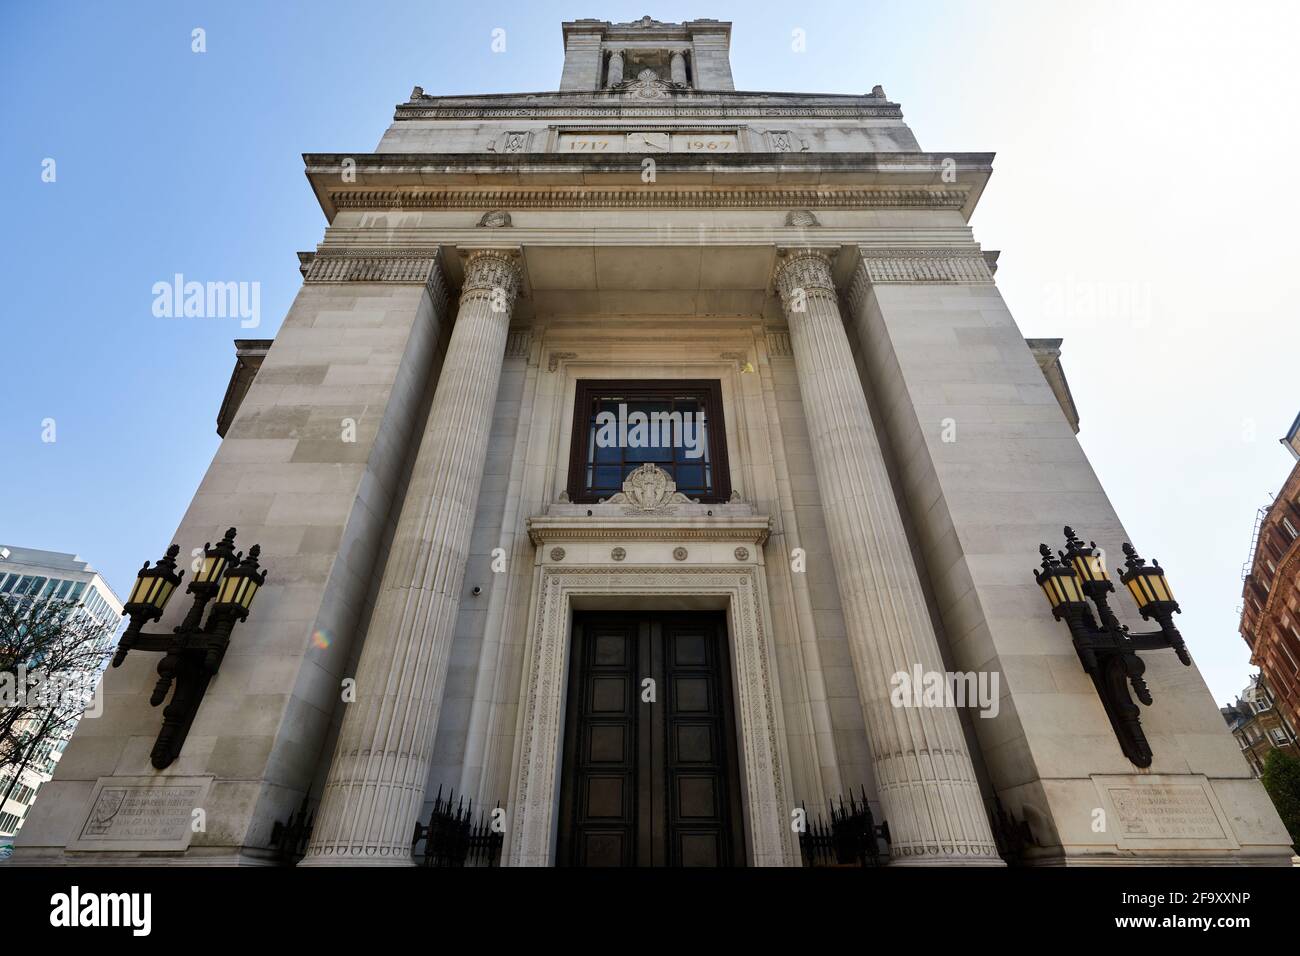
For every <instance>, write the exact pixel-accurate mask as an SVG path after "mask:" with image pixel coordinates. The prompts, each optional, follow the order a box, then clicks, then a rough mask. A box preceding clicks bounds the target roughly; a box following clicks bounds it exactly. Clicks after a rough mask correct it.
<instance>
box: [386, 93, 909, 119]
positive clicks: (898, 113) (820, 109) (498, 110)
mask: <svg viewBox="0 0 1300 956" xmlns="http://www.w3.org/2000/svg"><path fill="white" fill-rule="evenodd" d="M604 95H605V96H606V97H614V98H618V97H619V93H618V92H617V91H613V90H607V91H605V94H604ZM582 96H583V98H588V99H590V100H598V99H600V97H599V96H597V95H593V94H585V93H584V94H582ZM635 102H636V101H634V100H623V102H622V103H619V104H616V105H610V106H602V105H594V104H590V103H589V104H584V105H576V104H575V105H572V106H568V105H561V106H531V107H530V106H526V105H524V104H520V105H519V106H499V107H482V106H435V107H430V106H424V105H423V104H421V103H418V102H416V103H410V104H401V105H399V106H398V107H397V116H396V118H397V119H399V120H408V119H484V120H490V119H530V120H531V119H568V118H570V117H600V116H627V115H629V112H630V111H631V110H635V115H637V116H675V117H680V116H683V115H684V116H687V117H690V116H694V115H698V116H707V117H710V118H713V117H720V116H725V117H749V116H757V117H800V118H803V117H825V118H837V117H862V118H867V119H902V117H903V111H902V110H901V109H900V108H899V107H898V106H896V105H890V106H718V105H715V104H713V103H710V102H708V101H707V100H702V101H701V102H699V103H683V102H682V101H681V100H678V102H677V103H676V104H674V105H673V106H669V107H662V106H653V107H642V106H634V105H633V104H634V103H635ZM651 102H653V101H651ZM624 104H626V105H624Z"/></svg>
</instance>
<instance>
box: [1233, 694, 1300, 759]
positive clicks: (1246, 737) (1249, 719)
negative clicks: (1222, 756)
mask: <svg viewBox="0 0 1300 956" xmlns="http://www.w3.org/2000/svg"><path fill="white" fill-rule="evenodd" d="M1219 712H1220V713H1221V714H1223V719H1224V721H1225V722H1226V723H1227V725H1228V729H1229V730H1231V731H1232V736H1233V737H1234V738H1235V739H1236V741H1237V746H1238V747H1240V748H1241V753H1242V756H1244V757H1245V758H1246V762H1247V763H1249V764H1250V769H1251V770H1252V771H1253V772H1254V774H1255V776H1257V777H1258V776H1260V775H1261V774H1262V773H1263V772H1264V762H1265V761H1266V760H1267V759H1268V755H1269V752H1270V751H1273V750H1281V751H1282V752H1283V753H1285V754H1288V755H1290V756H1292V757H1300V742H1298V741H1297V739H1296V732H1295V730H1294V729H1293V728H1292V725H1291V722H1290V721H1289V720H1288V719H1287V717H1286V715H1285V714H1283V713H1282V712H1281V710H1279V708H1278V706H1277V698H1276V697H1274V695H1273V692H1272V691H1271V690H1270V689H1269V686H1268V682H1267V681H1265V680H1264V678H1263V676H1262V675H1260V674H1255V675H1253V676H1252V677H1251V679H1250V683H1249V684H1247V685H1246V688H1245V690H1243V691H1242V692H1241V693H1240V694H1239V695H1237V699H1236V701H1235V702H1234V703H1231V704H1229V705H1227V706H1226V707H1221V708H1219Z"/></svg>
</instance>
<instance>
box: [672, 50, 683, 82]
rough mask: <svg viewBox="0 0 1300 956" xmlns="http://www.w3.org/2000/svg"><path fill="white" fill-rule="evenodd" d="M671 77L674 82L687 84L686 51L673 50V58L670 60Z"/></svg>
mask: <svg viewBox="0 0 1300 956" xmlns="http://www.w3.org/2000/svg"><path fill="white" fill-rule="evenodd" d="M668 63H669V69H670V71H671V72H670V74H669V75H670V77H671V79H672V81H673V82H674V83H680V84H682V86H685V85H686V51H685V50H673V52H672V55H671V58H670V59H669V61H668Z"/></svg>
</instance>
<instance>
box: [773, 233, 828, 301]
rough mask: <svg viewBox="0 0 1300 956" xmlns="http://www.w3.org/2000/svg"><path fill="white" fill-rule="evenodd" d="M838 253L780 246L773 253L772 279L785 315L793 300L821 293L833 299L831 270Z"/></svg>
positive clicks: (820, 248)
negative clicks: (774, 269)
mask: <svg viewBox="0 0 1300 956" xmlns="http://www.w3.org/2000/svg"><path fill="white" fill-rule="evenodd" d="M838 251H839V247H837V246H782V247H779V248H778V249H777V251H776V255H777V261H776V271H775V273H774V279H775V281H776V290H777V293H778V294H779V295H780V296H781V305H782V307H783V308H784V309H785V311H786V312H787V313H789V312H790V311H791V308H792V303H793V302H794V301H795V300H798V299H805V298H807V297H808V296H809V295H812V294H815V293H822V294H825V295H829V296H831V297H832V298H834V297H835V294H836V293H835V279H834V277H833V276H832V275H831V266H832V265H833V264H834V262H835V255H836V253H837V252H838ZM798 311H802V310H801V309H800V310H798Z"/></svg>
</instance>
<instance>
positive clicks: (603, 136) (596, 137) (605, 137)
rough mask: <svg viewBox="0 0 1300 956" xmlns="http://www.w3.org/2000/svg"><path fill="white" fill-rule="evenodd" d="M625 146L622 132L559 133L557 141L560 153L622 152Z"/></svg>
mask: <svg viewBox="0 0 1300 956" xmlns="http://www.w3.org/2000/svg"><path fill="white" fill-rule="evenodd" d="M626 146H627V136H626V135H624V134H623V133H561V134H560V142H559V149H560V152H562V153H622V152H626V149H625V147H626Z"/></svg>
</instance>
